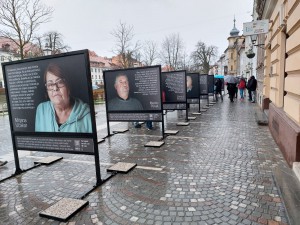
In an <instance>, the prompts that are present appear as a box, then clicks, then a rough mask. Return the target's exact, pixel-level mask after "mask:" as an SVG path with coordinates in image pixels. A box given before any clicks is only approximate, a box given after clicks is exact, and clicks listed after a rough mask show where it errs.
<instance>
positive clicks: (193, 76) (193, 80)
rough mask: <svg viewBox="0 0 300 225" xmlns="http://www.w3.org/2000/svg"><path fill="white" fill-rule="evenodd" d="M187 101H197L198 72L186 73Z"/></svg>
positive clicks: (193, 102) (198, 93)
mask: <svg viewBox="0 0 300 225" xmlns="http://www.w3.org/2000/svg"><path fill="white" fill-rule="evenodd" d="M186 80H187V90H186V94H187V103H191V104H198V103H199V95H200V92H199V73H187V74H186Z"/></svg>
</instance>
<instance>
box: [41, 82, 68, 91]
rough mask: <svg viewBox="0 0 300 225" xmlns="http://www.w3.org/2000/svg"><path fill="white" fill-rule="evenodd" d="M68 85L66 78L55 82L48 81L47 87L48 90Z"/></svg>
mask: <svg viewBox="0 0 300 225" xmlns="http://www.w3.org/2000/svg"><path fill="white" fill-rule="evenodd" d="M65 85H66V83H65V80H64V79H59V80H57V81H55V82H54V83H53V82H49V83H46V84H45V86H46V88H47V90H48V91H53V90H54V89H55V87H57V88H62V87H64V86H65Z"/></svg>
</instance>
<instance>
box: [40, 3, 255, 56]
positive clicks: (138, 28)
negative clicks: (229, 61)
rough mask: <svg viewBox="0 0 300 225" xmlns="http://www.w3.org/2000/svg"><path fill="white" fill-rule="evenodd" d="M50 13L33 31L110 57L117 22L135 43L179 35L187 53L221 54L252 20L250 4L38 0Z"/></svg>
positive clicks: (156, 40) (251, 4)
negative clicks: (204, 48) (200, 45)
mask: <svg viewBox="0 0 300 225" xmlns="http://www.w3.org/2000/svg"><path fill="white" fill-rule="evenodd" d="M44 2H45V4H46V5H49V6H52V7H53V8H54V10H55V11H54V14H53V18H52V20H51V22H49V23H47V24H43V25H42V27H41V28H40V30H39V32H40V33H44V32H47V31H57V32H59V33H61V34H63V36H64V41H65V43H66V44H68V45H69V46H70V47H71V50H81V49H90V50H93V51H95V52H96V53H97V54H98V55H100V56H107V57H111V56H112V55H114V54H113V52H112V49H113V47H114V38H113V36H112V35H111V32H112V31H113V30H114V29H115V28H116V27H117V26H118V24H119V22H120V21H122V22H123V23H126V24H128V25H131V26H133V27H134V33H135V40H140V41H141V42H143V41H146V40H153V41H155V42H157V43H158V44H161V42H162V41H163V39H164V38H165V37H166V36H168V35H170V34H172V33H179V34H180V37H181V38H182V40H183V42H184V44H185V47H186V51H187V53H190V52H192V51H193V50H194V49H195V45H196V43H197V42H198V41H203V42H204V43H206V44H207V45H214V46H217V47H218V53H219V55H221V54H222V53H223V52H224V50H225V49H226V47H227V38H228V36H229V32H230V31H231V29H232V28H233V18H234V16H235V18H236V27H237V29H239V30H240V35H241V34H242V29H243V23H244V22H250V21H252V17H251V14H252V10H253V9H252V6H253V0H44Z"/></svg>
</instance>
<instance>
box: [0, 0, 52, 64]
mask: <svg viewBox="0 0 300 225" xmlns="http://www.w3.org/2000/svg"><path fill="white" fill-rule="evenodd" d="M52 13H53V9H52V8H51V7H47V6H45V5H43V4H42V3H41V0H1V1H0V25H1V29H0V36H2V37H5V38H8V39H10V40H11V41H13V42H14V43H15V44H16V45H17V46H18V49H19V53H20V57H21V59H23V58H24V56H25V52H24V48H25V46H26V45H27V44H29V43H30V41H31V40H32V38H33V35H34V33H35V32H36V31H37V29H38V28H39V26H40V25H41V24H43V23H46V22H48V21H49V20H50V18H51V16H52Z"/></svg>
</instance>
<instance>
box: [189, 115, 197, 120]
mask: <svg viewBox="0 0 300 225" xmlns="http://www.w3.org/2000/svg"><path fill="white" fill-rule="evenodd" d="M196 118H197V117H196V116H189V117H188V119H189V120H195V119H196Z"/></svg>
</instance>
